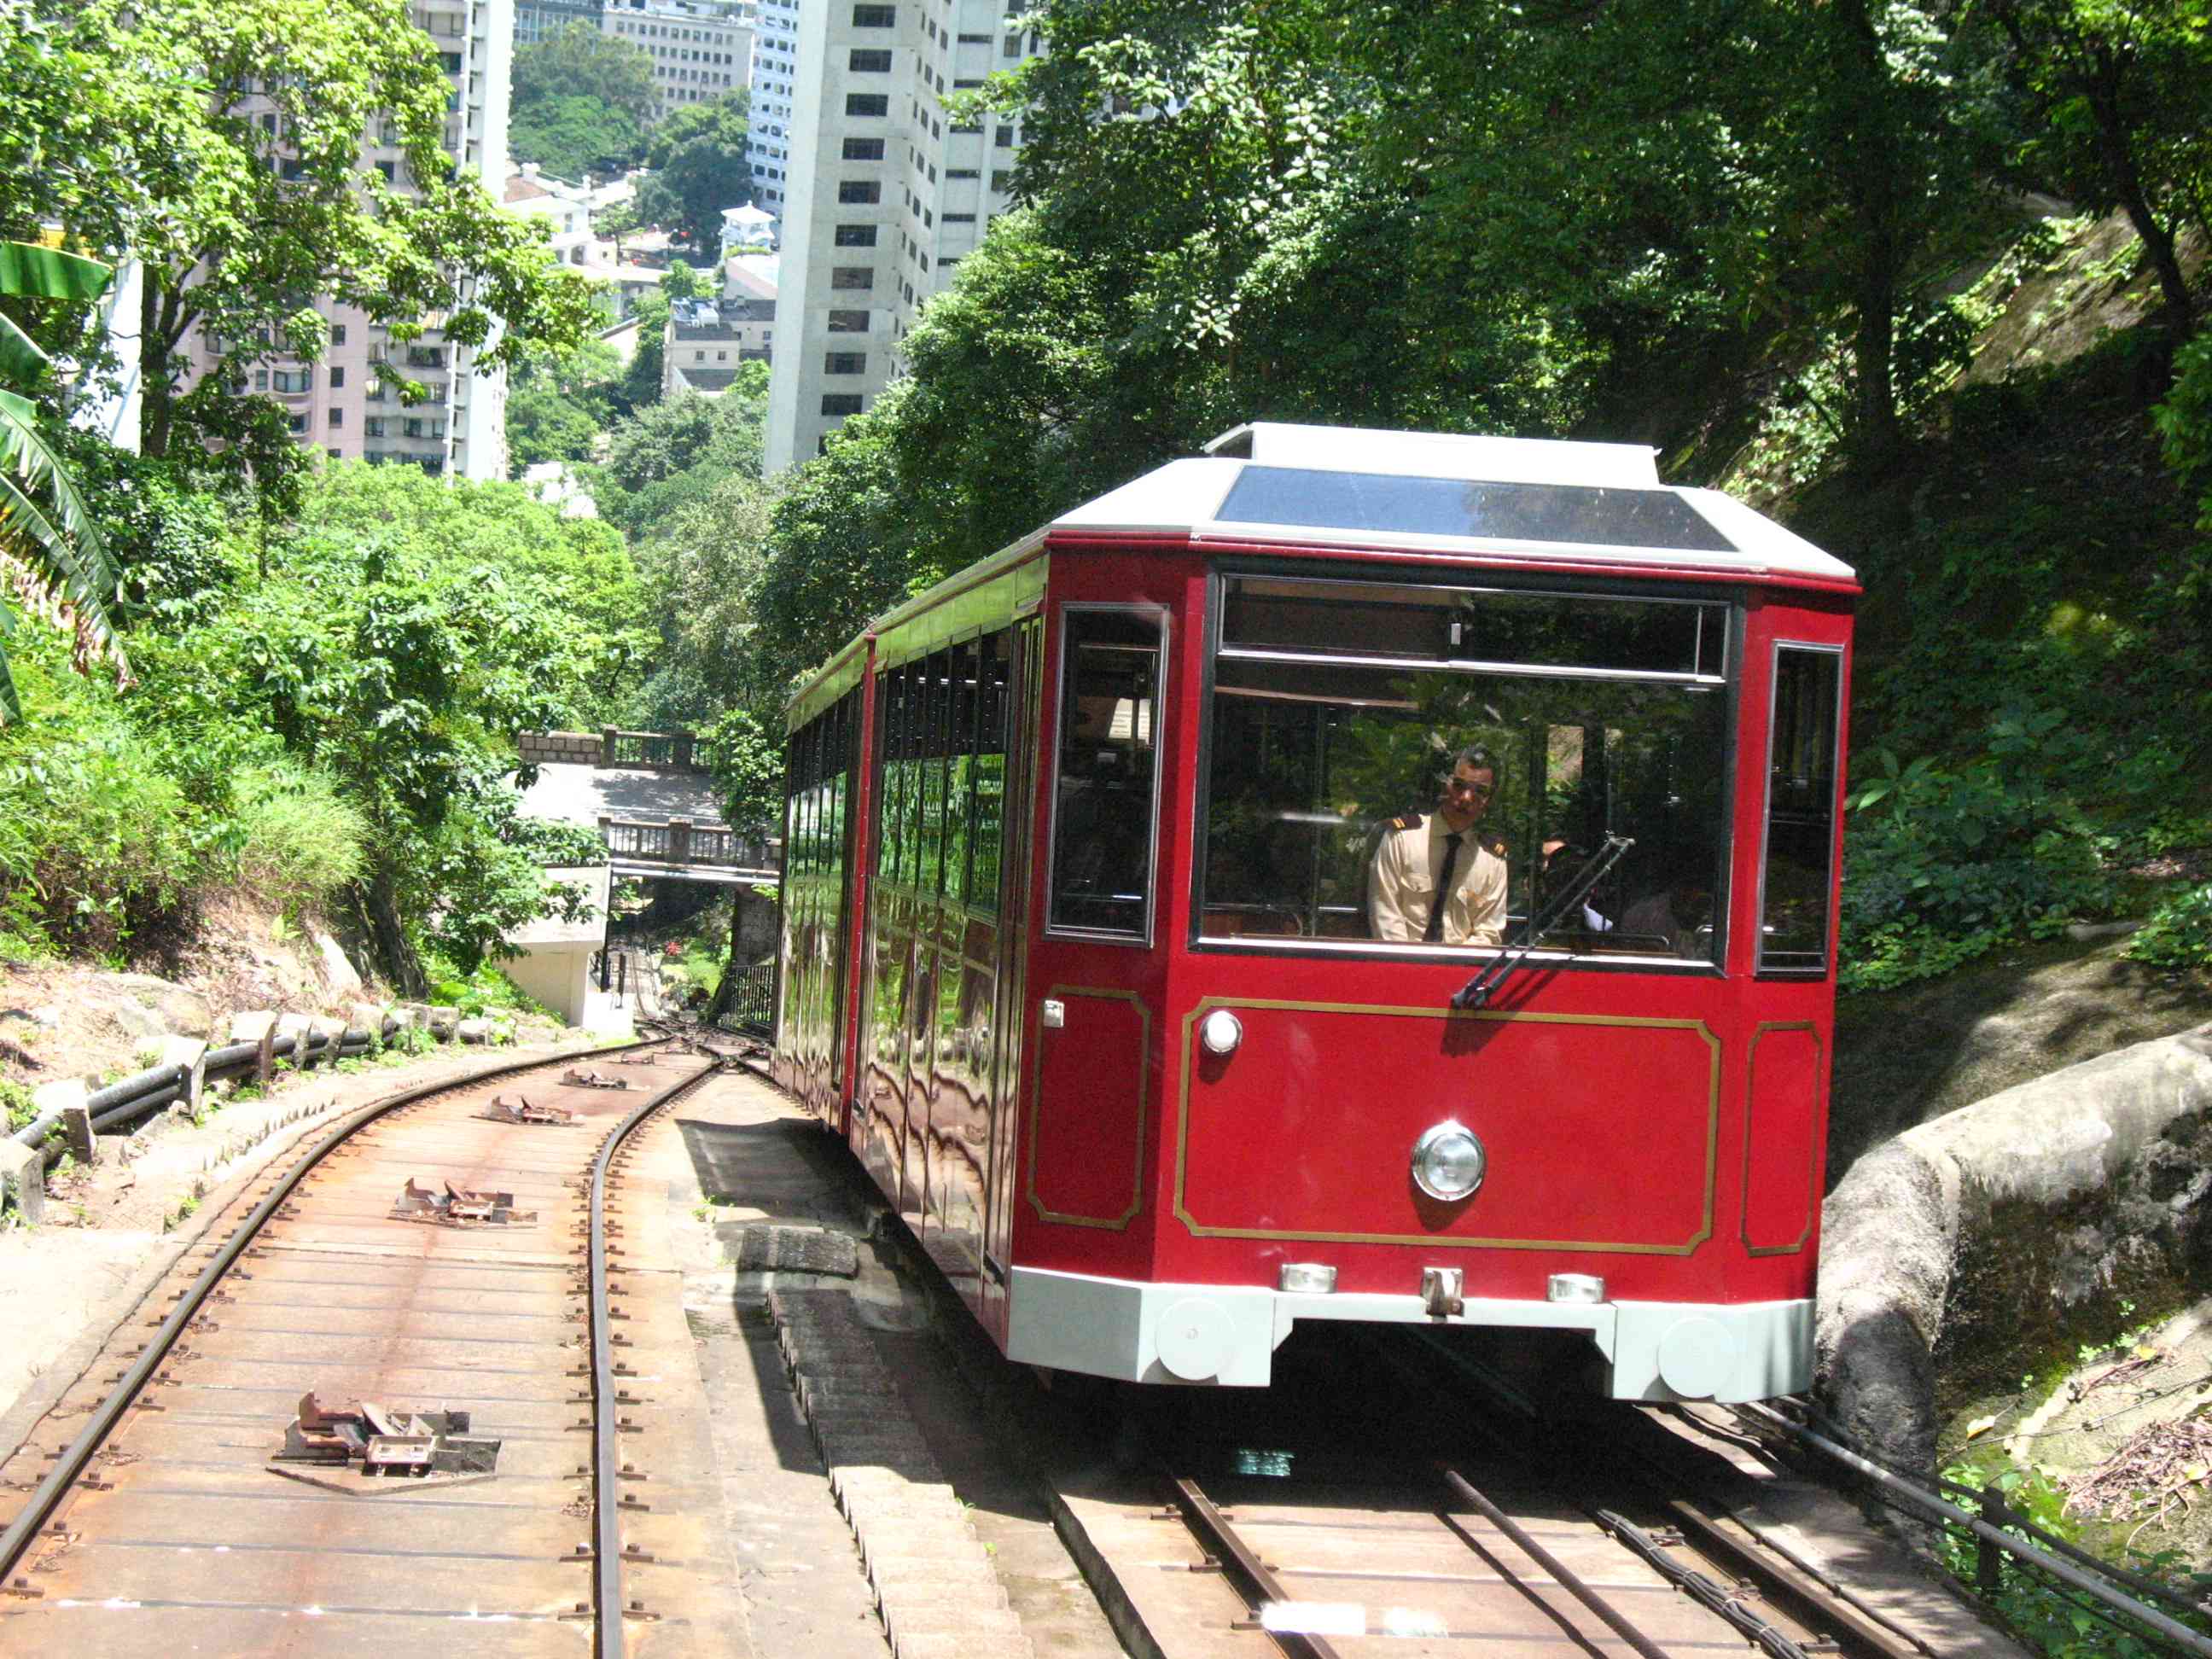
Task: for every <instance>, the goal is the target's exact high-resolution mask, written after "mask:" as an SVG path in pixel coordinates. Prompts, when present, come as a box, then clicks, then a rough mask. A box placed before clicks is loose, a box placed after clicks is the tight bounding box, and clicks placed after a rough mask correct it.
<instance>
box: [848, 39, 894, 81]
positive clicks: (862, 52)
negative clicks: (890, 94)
mask: <svg viewBox="0 0 2212 1659" xmlns="http://www.w3.org/2000/svg"><path fill="white" fill-rule="evenodd" d="M845 67H846V68H847V69H848V70H851V71H852V72H853V73H854V74H855V75H889V74H890V72H891V55H890V52H888V51H886V50H884V48H882V47H880V46H855V47H854V48H853V50H852V53H851V55H850V56H848V58H846V59H845Z"/></svg>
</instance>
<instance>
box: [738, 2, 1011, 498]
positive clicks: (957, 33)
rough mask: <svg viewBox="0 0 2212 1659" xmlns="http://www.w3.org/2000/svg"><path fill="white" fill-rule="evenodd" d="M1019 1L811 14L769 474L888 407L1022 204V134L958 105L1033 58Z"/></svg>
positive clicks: (796, 109)
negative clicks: (905, 368)
mask: <svg viewBox="0 0 2212 1659" xmlns="http://www.w3.org/2000/svg"><path fill="white" fill-rule="evenodd" d="M1011 3H1012V0H946V3H942V4H935V5H929V6H924V5H922V4H920V3H917V0H892V3H877V0H828V3H821V4H816V5H812V6H810V7H808V8H806V9H805V11H804V12H803V13H802V15H800V17H799V35H798V42H797V52H796V54H795V58H796V61H797V63H798V64H800V65H801V66H802V69H803V72H801V73H799V75H798V76H796V87H797V91H796V94H795V96H794V99H793V115H792V133H793V137H792V144H791V156H790V167H789V173H790V189H789V193H788V196H787V201H786V204H785V206H784V210H783V237H782V242H781V251H782V271H781V275H782V283H781V308H782V316H781V319H780V326H779V329H778V338H777V341H776V351H775V365H774V372H773V374H772V376H771V380H770V389H769V419H768V435H767V444H768V457H767V459H768V465H769V469H770V470H771V471H780V470H781V469H782V468H784V467H787V466H791V465H795V464H797V463H798V462H800V461H804V460H806V459H810V458H811V457H812V456H814V455H815V454H817V453H818V452H819V451H820V448H821V447H822V443H823V440H824V439H825V438H826V437H827V436H828V435H829V433H831V432H833V431H835V430H836V428H837V427H838V426H839V425H840V424H841V423H842V422H844V421H845V420H847V419H848V418H849V417H850V416H854V415H857V414H859V413H860V412H861V411H862V410H865V409H866V408H867V407H868V406H869V405H870V404H872V403H873V402H874V401H875V399H876V397H877V394H878V393H879V392H882V390H883V389H884V386H887V385H889V384H890V380H891V379H892V378H893V376H894V374H896V361H895V358H896V351H897V349H898V343H899V341H900V340H901V339H902V338H903V337H905V335H906V332H907V331H908V329H909V328H910V327H911V326H912V325H913V323H914V319H915V315H916V313H918V312H919V311H920V310H921V306H922V305H923V303H924V302H925V301H927V300H928V299H929V297H930V296H931V295H933V294H934V293H936V292H937V291H938V290H939V289H941V288H944V287H945V286H946V285H948V284H949V283H951V280H952V277H953V275H954V272H955V270H956V268H957V266H958V264H959V263H960V261H961V259H962V258H964V257H966V255H967V254H969V252H972V251H973V250H974V248H975V245H976V243H977V242H978V241H979V240H981V237H982V234H983V228H984V227H985V226H986V225H987V224H988V223H989V222H990V221H991V220H992V219H993V218H994V217H995V216H998V215H999V214H1000V213H1002V212H1004V211H1005V210H1006V208H1007V206H1008V205H1009V204H1010V201H1011V196H1010V191H1011V189H1012V175H1013V166H1014V157H1015V155H1016V152H1017V150H1018V147H1019V142H1020V140H1019V134H1018V130H1017V128H1016V126H1015V124H1014V123H1012V122H1011V121H1002V120H1000V118H997V117H996V116H985V117H981V118H975V119H971V120H969V121H968V122H967V123H965V124H964V125H963V124H961V123H958V122H957V121H956V120H955V119H954V118H952V117H951V116H950V115H948V114H947V113H946V112H945V100H947V99H949V98H951V97H952V96H953V95H954V94H958V93H962V92H967V91H971V90H974V89H975V88H980V87H981V85H982V84H983V81H984V77H985V76H988V75H989V74H991V73H992V71H993V70H998V69H1002V68H1009V67H1012V65H1014V64H1018V63H1019V62H1020V61H1021V60H1022V59H1023V58H1024V57H1026V56H1027V55H1029V53H1030V52H1031V51H1032V50H1034V47H1035V43H1034V42H1033V41H1031V40H1029V39H1027V38H1025V37H1024V35H1023V33H1021V32H1020V31H1019V30H1018V28H1016V27H1014V19H1013V18H1012V17H1011V16H1009V15H1007V7H1008V5H1009V4H1011ZM763 205H765V204H763Z"/></svg>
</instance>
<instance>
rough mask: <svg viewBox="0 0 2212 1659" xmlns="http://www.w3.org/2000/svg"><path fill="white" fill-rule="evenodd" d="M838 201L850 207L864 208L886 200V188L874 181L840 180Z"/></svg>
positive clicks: (838, 183) (838, 182)
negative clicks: (872, 203)
mask: <svg viewBox="0 0 2212 1659" xmlns="http://www.w3.org/2000/svg"><path fill="white" fill-rule="evenodd" d="M837 199H838V200H839V201H840V202H842V203H843V204H845V205H846V206H848V207H860V206H864V205H866V204H868V203H870V202H880V201H882V200H883V199H884V187H883V186H882V185H879V184H878V183H877V182H876V181H875V180H874V179H839V180H838V181H837Z"/></svg>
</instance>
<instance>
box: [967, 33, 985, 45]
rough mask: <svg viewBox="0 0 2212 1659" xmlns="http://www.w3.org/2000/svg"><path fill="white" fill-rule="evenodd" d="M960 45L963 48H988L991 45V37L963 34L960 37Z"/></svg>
mask: <svg viewBox="0 0 2212 1659" xmlns="http://www.w3.org/2000/svg"><path fill="white" fill-rule="evenodd" d="M960 44H961V45H962V46H989V45H990V44H991V37H990V36H989V35H987V34H963V35H962V36H961V37H960Z"/></svg>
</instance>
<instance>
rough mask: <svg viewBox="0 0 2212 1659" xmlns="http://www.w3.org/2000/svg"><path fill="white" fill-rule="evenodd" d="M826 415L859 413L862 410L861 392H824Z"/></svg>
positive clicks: (823, 410) (823, 399) (824, 412)
mask: <svg viewBox="0 0 2212 1659" xmlns="http://www.w3.org/2000/svg"><path fill="white" fill-rule="evenodd" d="M822 412H823V414H824V415H857V414H859V413H860V393H859V392H823V394H822Z"/></svg>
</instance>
